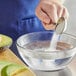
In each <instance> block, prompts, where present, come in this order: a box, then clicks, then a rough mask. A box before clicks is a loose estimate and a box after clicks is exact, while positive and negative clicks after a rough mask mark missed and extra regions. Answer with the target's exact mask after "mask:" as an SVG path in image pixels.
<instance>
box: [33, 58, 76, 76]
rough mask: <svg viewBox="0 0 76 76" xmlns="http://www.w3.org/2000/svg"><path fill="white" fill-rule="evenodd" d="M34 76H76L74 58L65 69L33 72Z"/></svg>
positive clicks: (75, 61) (75, 60) (75, 59)
mask: <svg viewBox="0 0 76 76" xmlns="http://www.w3.org/2000/svg"><path fill="white" fill-rule="evenodd" d="M34 72H35V74H36V76H76V57H75V58H74V59H73V60H72V62H71V63H70V64H69V65H68V67H67V68H65V69H63V70H60V71H55V72H42V71H41V72H40V71H34Z"/></svg>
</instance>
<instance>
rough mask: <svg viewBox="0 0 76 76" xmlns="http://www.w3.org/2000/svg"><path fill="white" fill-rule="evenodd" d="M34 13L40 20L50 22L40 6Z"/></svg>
mask: <svg viewBox="0 0 76 76" xmlns="http://www.w3.org/2000/svg"><path fill="white" fill-rule="evenodd" d="M36 15H37V17H38V18H39V19H40V20H41V21H42V22H45V23H50V18H49V16H48V15H47V14H46V13H45V12H44V11H43V10H42V9H41V8H37V10H36Z"/></svg>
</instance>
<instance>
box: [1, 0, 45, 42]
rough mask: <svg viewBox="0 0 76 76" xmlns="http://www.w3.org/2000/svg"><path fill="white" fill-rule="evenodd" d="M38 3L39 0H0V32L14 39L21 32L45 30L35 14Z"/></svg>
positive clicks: (21, 33)
mask: <svg viewBox="0 0 76 76" xmlns="http://www.w3.org/2000/svg"><path fill="white" fill-rule="evenodd" d="M38 3H39V0H0V33H2V34H5V35H8V36H10V37H12V38H13V40H14V41H15V40H16V39H17V38H18V37H19V36H21V35H23V34H26V33H30V32H37V31H45V29H44V28H43V26H42V24H41V21H40V20H39V19H38V18H37V17H36V16H35V8H36V6H37V4H38Z"/></svg>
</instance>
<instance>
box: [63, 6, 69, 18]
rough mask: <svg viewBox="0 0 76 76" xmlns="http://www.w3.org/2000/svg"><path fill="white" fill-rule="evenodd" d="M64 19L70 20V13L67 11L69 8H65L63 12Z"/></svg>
mask: <svg viewBox="0 0 76 76" xmlns="http://www.w3.org/2000/svg"><path fill="white" fill-rule="evenodd" d="M62 17H63V18H64V19H68V17H69V13H68V11H67V8H65V7H64V9H63V12H62Z"/></svg>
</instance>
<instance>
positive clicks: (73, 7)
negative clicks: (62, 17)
mask: <svg viewBox="0 0 76 76" xmlns="http://www.w3.org/2000/svg"><path fill="white" fill-rule="evenodd" d="M65 6H66V7H67V9H68V11H69V20H68V27H67V30H66V32H68V33H70V34H73V35H76V0H65Z"/></svg>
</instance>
